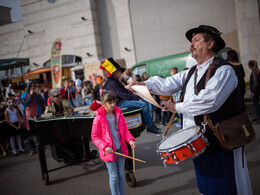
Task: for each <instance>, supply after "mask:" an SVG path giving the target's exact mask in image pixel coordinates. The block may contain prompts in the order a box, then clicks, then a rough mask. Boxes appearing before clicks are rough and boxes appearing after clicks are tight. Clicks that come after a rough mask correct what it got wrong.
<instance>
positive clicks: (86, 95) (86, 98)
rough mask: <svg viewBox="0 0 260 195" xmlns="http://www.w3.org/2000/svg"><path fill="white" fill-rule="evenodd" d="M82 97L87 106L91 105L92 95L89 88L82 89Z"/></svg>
mask: <svg viewBox="0 0 260 195" xmlns="http://www.w3.org/2000/svg"><path fill="white" fill-rule="evenodd" d="M82 94H83V95H82V98H83V99H84V102H85V104H86V105H87V106H89V105H91V104H92V103H93V99H94V95H93V92H92V90H91V89H90V88H86V89H84V92H83V93H82Z"/></svg>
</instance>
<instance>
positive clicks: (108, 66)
mask: <svg viewBox="0 0 260 195" xmlns="http://www.w3.org/2000/svg"><path fill="white" fill-rule="evenodd" d="M100 69H102V70H106V71H107V72H108V75H109V76H111V75H112V74H113V73H114V72H116V71H117V70H121V72H124V71H125V68H121V67H120V66H119V64H118V63H116V62H115V61H114V59H113V58H107V59H106V60H105V61H104V62H103V63H102V64H101V66H100Z"/></svg>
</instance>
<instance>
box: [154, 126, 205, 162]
mask: <svg viewBox="0 0 260 195" xmlns="http://www.w3.org/2000/svg"><path fill="white" fill-rule="evenodd" d="M207 145H208V140H207V138H205V137H204V135H203V132H202V130H200V127H199V126H195V127H190V128H187V129H180V130H179V131H176V132H174V133H173V134H171V135H170V136H169V137H167V138H166V139H164V140H162V141H161V142H160V144H159V145H158V149H157V153H158V154H159V156H160V157H161V160H162V161H163V164H164V165H166V164H167V163H175V164H178V163H179V162H181V161H183V160H186V159H189V158H195V157H197V156H198V155H200V154H202V153H203V152H204V151H205V150H206V147H207Z"/></svg>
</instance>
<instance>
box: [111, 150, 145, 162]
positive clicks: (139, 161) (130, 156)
mask: <svg viewBox="0 0 260 195" xmlns="http://www.w3.org/2000/svg"><path fill="white" fill-rule="evenodd" d="M113 153H114V154H117V155H120V156H124V157H126V158H130V159H134V160H137V161H139V162H142V163H146V161H143V160H140V159H138V158H133V157H132V156H127V155H124V154H121V153H119V152H113Z"/></svg>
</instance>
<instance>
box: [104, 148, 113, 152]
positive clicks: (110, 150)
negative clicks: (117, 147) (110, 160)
mask: <svg viewBox="0 0 260 195" xmlns="http://www.w3.org/2000/svg"><path fill="white" fill-rule="evenodd" d="M105 151H106V152H107V153H113V149H112V148H110V147H106V149H105Z"/></svg>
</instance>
